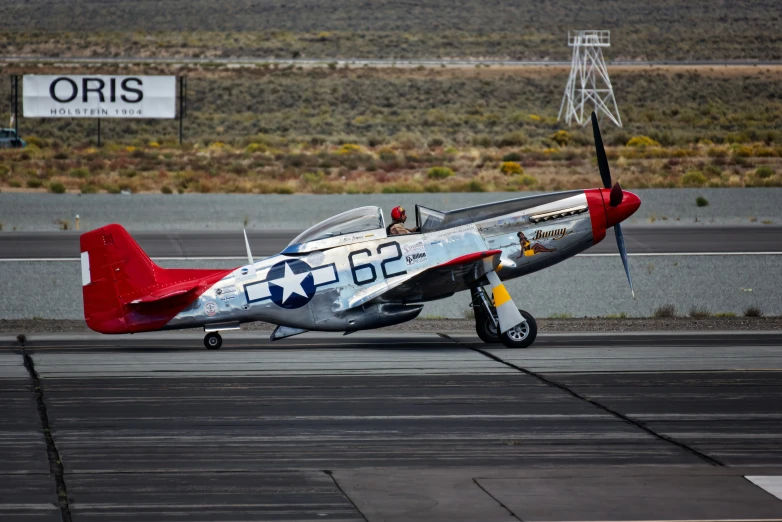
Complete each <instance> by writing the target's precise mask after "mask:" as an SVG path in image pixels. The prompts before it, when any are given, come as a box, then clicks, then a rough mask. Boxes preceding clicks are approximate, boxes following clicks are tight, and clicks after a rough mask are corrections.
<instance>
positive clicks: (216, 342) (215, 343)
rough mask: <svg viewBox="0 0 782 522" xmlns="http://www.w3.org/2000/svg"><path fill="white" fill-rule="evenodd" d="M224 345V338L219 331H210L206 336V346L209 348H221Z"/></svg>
mask: <svg viewBox="0 0 782 522" xmlns="http://www.w3.org/2000/svg"><path fill="white" fill-rule="evenodd" d="M222 345H223V338H222V337H220V334H219V333H217V332H209V333H208V334H206V337H204V346H206V349H207V350H219V349H220V346H222Z"/></svg>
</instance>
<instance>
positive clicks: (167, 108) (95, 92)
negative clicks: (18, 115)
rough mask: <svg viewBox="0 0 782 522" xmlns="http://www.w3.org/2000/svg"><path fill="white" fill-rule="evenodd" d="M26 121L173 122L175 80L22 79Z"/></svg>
mask: <svg viewBox="0 0 782 522" xmlns="http://www.w3.org/2000/svg"><path fill="white" fill-rule="evenodd" d="M23 87H24V91H23V92H24V116H25V117H26V118H175V117H176V77H175V76H71V75H57V76H45V75H40V76H39V75H29V74H26V75H25V76H24V82H23Z"/></svg>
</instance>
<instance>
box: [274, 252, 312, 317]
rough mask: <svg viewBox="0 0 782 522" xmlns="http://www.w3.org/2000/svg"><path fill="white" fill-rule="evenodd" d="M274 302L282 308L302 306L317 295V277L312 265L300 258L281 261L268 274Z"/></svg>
mask: <svg viewBox="0 0 782 522" xmlns="http://www.w3.org/2000/svg"><path fill="white" fill-rule="evenodd" d="M266 280H267V282H268V283H269V293H271V299H272V302H273V303H274V304H276V305H277V306H281V307H282V308H288V309H293V308H301V307H302V306H304V305H306V304H307V303H309V302H310V300H311V299H312V297H313V296H314V295H315V278H314V277H312V269H311V267H310V266H309V265H308V264H307V263H305V262H304V261H301V260H299V259H286V260H285V261H280V262H279V263H277V264H275V265H274V266H272V267H271V268H270V269H269V273H268V275H267V276H266Z"/></svg>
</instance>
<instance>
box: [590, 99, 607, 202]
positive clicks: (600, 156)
mask: <svg viewBox="0 0 782 522" xmlns="http://www.w3.org/2000/svg"><path fill="white" fill-rule="evenodd" d="M592 132H593V133H594V135H595V151H596V152H597V167H598V168H599V169H600V177H601V178H602V180H603V187H604V188H611V171H610V170H609V168H608V158H607V157H606V150H605V148H604V147H603V138H602V137H601V136H600V127H599V126H598V125H597V115H596V114H595V113H594V111H592Z"/></svg>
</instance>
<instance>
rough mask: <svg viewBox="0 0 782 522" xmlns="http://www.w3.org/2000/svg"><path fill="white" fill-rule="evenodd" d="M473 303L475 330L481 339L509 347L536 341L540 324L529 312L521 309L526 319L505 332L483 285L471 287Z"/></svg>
mask: <svg viewBox="0 0 782 522" xmlns="http://www.w3.org/2000/svg"><path fill="white" fill-rule="evenodd" d="M470 293H471V295H472V303H471V304H470V306H471V307H472V309H473V310H474V312H475V332H476V333H477V334H478V337H480V338H481V341H483V342H485V343H487V344H493V343H502V344H503V345H505V346H506V347H507V348H527V347H529V346H531V345H532V343H533V342H535V338H536V337H537V335H538V325H537V323H536V322H535V318H534V317H532V315H530V314H529V313H528V312H526V311H524V310H519V313H521V316H522V317H523V318H524V321H523V322H522V323H520V324H518V325H516V326H515V327H513V328H511V329H510V330H508V331H506V332H505V333H502V334H501V333H500V324H499V320H498V319H497V311H496V309H495V308H494V305H493V304H492V300H491V299H490V298H489V297H488V296H487V295H486V291H485V290H484V289H483V288H482V287H476V288H471V289H470Z"/></svg>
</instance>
